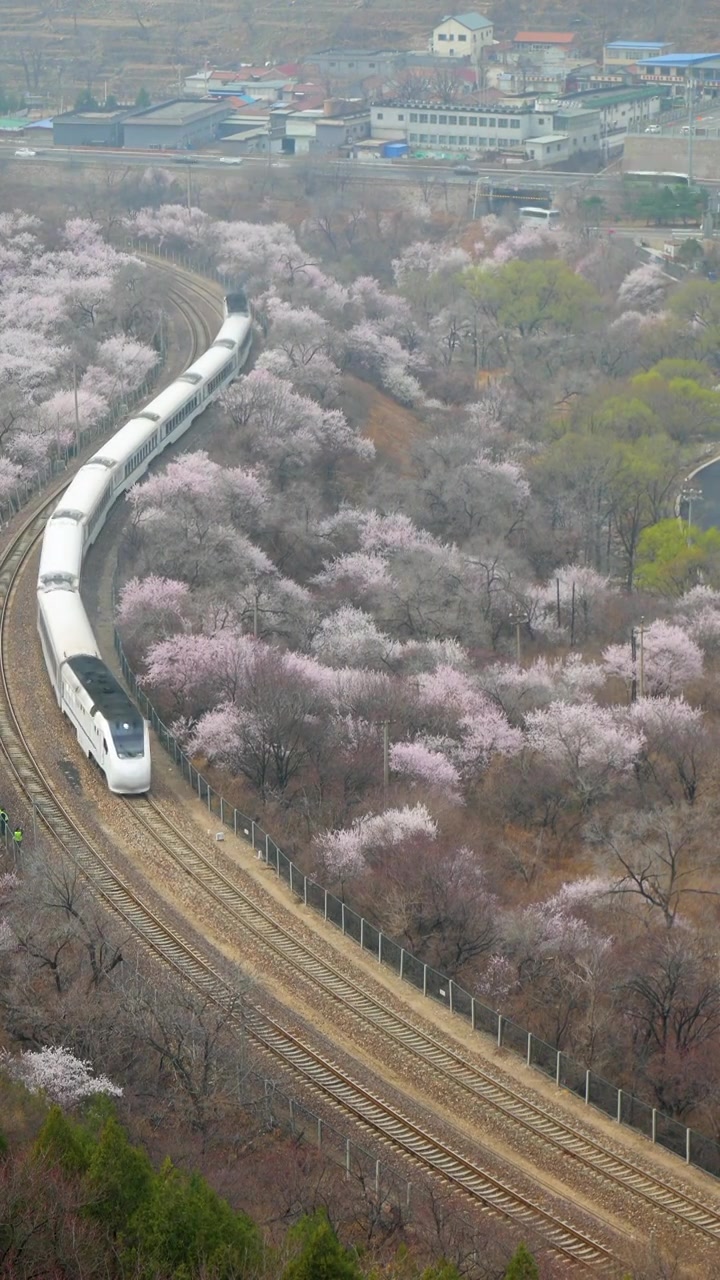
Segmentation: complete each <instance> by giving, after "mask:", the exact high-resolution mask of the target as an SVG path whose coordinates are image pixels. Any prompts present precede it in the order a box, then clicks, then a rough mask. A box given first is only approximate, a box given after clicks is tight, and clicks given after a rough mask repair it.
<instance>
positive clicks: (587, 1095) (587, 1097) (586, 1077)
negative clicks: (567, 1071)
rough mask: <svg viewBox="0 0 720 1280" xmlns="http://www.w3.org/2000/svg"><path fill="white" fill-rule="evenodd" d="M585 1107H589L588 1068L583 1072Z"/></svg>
mask: <svg viewBox="0 0 720 1280" xmlns="http://www.w3.org/2000/svg"><path fill="white" fill-rule="evenodd" d="M585 1106H586V1107H589V1106H590V1068H589V1067H588V1069H587V1071H586V1072H585Z"/></svg>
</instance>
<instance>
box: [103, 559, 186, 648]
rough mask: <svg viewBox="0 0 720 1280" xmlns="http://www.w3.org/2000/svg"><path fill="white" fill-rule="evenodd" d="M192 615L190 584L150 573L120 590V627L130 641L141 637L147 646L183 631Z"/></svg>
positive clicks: (133, 579) (118, 618)
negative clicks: (185, 622)
mask: <svg viewBox="0 0 720 1280" xmlns="http://www.w3.org/2000/svg"><path fill="white" fill-rule="evenodd" d="M189 612H190V589H189V587H188V585H187V583H186V582H178V581H176V580H175V579H173V578H163V577H161V576H160V575H158V574H154V573H151V574H148V576H147V577H146V578H142V579H141V578H130V579H129V581H128V582H126V583H125V584H124V586H123V587H122V588H121V590H120V598H119V603H118V608H117V624H118V626H119V627H120V628H121V629H122V631H123V633H124V635H125V636H126V638H127V639H128V640H130V641H131V642H132V641H134V640H136V639H138V638H142V640H143V642H144V643H145V644H148V643H149V642H151V641H153V640H157V639H159V638H161V637H165V636H166V635H168V633H169V632H171V631H177V630H180V629H182V627H183V623H184V619H185V618H186V616H187V614H188V613H189Z"/></svg>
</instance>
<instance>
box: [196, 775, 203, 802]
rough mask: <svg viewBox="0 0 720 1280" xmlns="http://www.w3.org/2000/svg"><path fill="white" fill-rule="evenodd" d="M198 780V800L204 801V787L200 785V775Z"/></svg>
mask: <svg viewBox="0 0 720 1280" xmlns="http://www.w3.org/2000/svg"><path fill="white" fill-rule="evenodd" d="M197 778H198V800H202V786H201V785H200V774H198V776H197Z"/></svg>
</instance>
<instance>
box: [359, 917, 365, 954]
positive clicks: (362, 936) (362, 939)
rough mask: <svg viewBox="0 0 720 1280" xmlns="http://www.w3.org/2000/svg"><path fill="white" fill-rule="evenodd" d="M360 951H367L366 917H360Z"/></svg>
mask: <svg viewBox="0 0 720 1280" xmlns="http://www.w3.org/2000/svg"><path fill="white" fill-rule="evenodd" d="M360 950H361V951H364V950H365V917H364V916H361V917H360Z"/></svg>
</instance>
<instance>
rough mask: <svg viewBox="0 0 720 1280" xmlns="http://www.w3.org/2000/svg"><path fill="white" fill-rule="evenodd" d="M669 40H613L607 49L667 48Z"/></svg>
mask: <svg viewBox="0 0 720 1280" xmlns="http://www.w3.org/2000/svg"><path fill="white" fill-rule="evenodd" d="M669 44H670V41H669V40H611V41H610V43H609V44H606V45H605V48H606V49H667V48H668V46H669Z"/></svg>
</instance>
